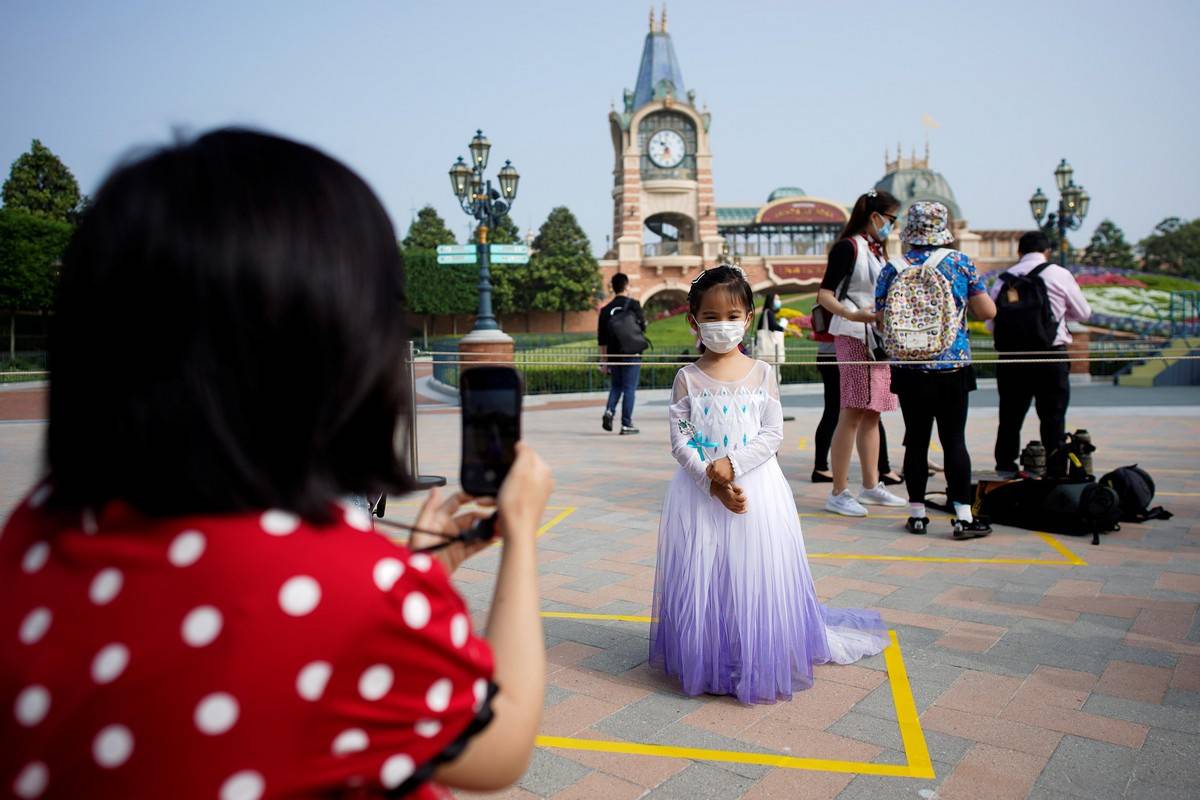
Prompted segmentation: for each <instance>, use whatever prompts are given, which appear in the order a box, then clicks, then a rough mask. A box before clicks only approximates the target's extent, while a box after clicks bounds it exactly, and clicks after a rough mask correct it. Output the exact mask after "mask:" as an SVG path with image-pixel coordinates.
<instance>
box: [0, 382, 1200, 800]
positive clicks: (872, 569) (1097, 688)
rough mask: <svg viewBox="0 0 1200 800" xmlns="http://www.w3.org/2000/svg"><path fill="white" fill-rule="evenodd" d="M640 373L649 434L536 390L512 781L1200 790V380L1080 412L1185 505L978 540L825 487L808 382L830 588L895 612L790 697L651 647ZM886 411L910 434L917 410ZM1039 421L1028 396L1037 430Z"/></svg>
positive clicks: (1098, 438) (920, 792)
mask: <svg viewBox="0 0 1200 800" xmlns="http://www.w3.org/2000/svg"><path fill="white" fill-rule="evenodd" d="M1092 393H1095V394H1092ZM639 399H640V400H641V402H640V404H639V409H638V412H637V415H636V416H637V421H638V423H639V425H640V426H641V428H642V434H641V435H640V436H636V437H619V436H617V435H614V434H606V433H604V432H603V431H602V430H601V428H600V401H599V400H598V399H596V398H591V399H585V400H576V401H573V402H554V401H547V400H546V399H543V398H536V399H534V400H532V401H531V405H530V407H529V408H528V411H527V413H526V415H525V418H524V431H525V437H526V439H527V440H528V441H529V442H530V443H531V444H532V445H533V446H534V447H536V448H537V449H538V451H539V452H541V453H542V455H543V456H544V457H545V458H546V459H547V460H548V461H549V463H550V464H551V465H552V467H553V470H554V474H555V478H556V481H557V488H556V491H555V493H554V495H553V497H552V499H551V508H550V509H548V511H547V513H546V519H545V524H544V526H543V528H542V535H541V538H540V539H539V551H540V561H541V597H542V601H543V602H542V609H543V612H544V617H545V619H544V624H545V630H546V648H547V652H548V654H549V661H550V664H549V676H548V686H547V690H546V705H545V715H544V719H543V722H542V738H541V740H540V742H539V744H540V746H539V747H538V749H537V750H536V752H535V755H534V758H533V763H532V765H531V767H530V769H529V770H528V772H527V773H526V775H525V776H524V778H523V779H522V780H521V781H520V783H519V784H518V786H516V787H514V788H512V789H510V790H509V791H507V792H502V793H499V794H495V795H486V796H487V797H503V798H522V799H524V798H560V799H567V798H576V799H579V800H585V799H586V800H591V799H592V798H598V799H601V800H626V798H628V799H629V800H633V798H641V797H648V798H687V800H706V799H708V798H713V799H714V800H716V799H723V798H730V799H732V798H755V799H757V800H763V799H764V798H789V799H790V798H813V799H814V800H815V799H817V798H841V799H842V800H886V799H887V798H925V799H926V800H930V799H931V798H941V800H952V799H953V798H971V799H972V800H979V799H980V798H1023V797H1033V798H1039V800H1077V799H1078V798H1147V799H1149V798H1172V800H1174V799H1175V798H1182V797H1188V796H1196V794H1197V793H1200V621H1198V619H1197V613H1196V612H1197V608H1198V605H1200V476H1198V473H1197V468H1198V465H1200V459H1198V458H1197V456H1198V455H1200V443H1198V438H1200V390H1197V389H1180V390H1172V391H1169V392H1165V393H1164V392H1162V390H1156V389H1116V388H1114V387H1078V388H1076V390H1075V395H1074V400H1075V403H1074V405H1073V406H1072V410H1071V412H1070V415H1069V419H1068V423H1069V426H1070V427H1071V428H1072V429H1074V428H1076V427H1086V428H1088V429H1089V430H1090V431H1091V432H1092V435H1093V438H1094V440H1095V442H1096V444H1097V446H1098V448H1099V450H1098V452H1097V454H1096V466H1097V471H1099V472H1103V471H1107V470H1108V469H1111V468H1113V467H1116V466H1120V465H1124V464H1130V463H1133V462H1137V463H1139V464H1140V465H1142V466H1143V467H1145V468H1146V469H1147V470H1149V472H1150V473H1151V474H1152V475H1153V476H1154V478H1155V479H1156V481H1157V482H1158V488H1159V495H1158V497H1157V498H1156V501H1155V502H1156V503H1161V504H1163V505H1165V506H1166V507H1167V508H1168V509H1170V510H1171V511H1173V512H1175V515H1176V516H1175V517H1174V519H1171V520H1168V521H1152V522H1149V523H1145V524H1141V525H1135V524H1126V525H1124V527H1123V530H1121V531H1120V532H1115V533H1110V534H1108V535H1107V536H1105V537H1104V538H1103V540H1102V543H1101V544H1100V546H1098V547H1093V546H1091V544H1090V539H1087V538H1076V537H1069V536H1058V535H1053V536H1052V535H1045V534H1038V533H1034V532H1030V531H1023V530H1017V529H1011V528H1004V527H999V528H998V529H997V531H996V533H994V534H993V535H992V536H991V537H989V538H986V539H982V540H975V541H969V542H954V541H952V540H950V539H949V538H948V537H949V523H948V521H947V520H945V519H944V518H938V519H935V521H934V525H933V529H932V532H931V534H930V535H929V536H926V537H915V536H911V535H908V534H906V533H905V532H904V531H903V530H902V528H901V525H902V524H903V512H904V509H898V510H897V511H898V512H899V513H895V514H886V513H872V515H871V516H870V517H868V518H866V519H853V520H852V519H846V518H841V517H836V516H832V515H829V514H826V513H823V512H822V511H821V505H822V503H823V500H824V496H825V493H826V492H827V491H828V487H827V486H815V485H813V484H811V483H809V482H808V475H809V472H810V471H811V469H812V433H813V430H814V429H815V427H816V422H817V418H818V415H819V414H820V409H819V408H817V407H815V406H816V405H818V403H816V402H814V401H816V400H817V399H818V398H815V397H810V396H808V395H805V394H802V393H798V394H793V395H788V396H786V397H785V406H786V408H787V411H788V413H790V414H793V415H794V416H795V420H794V421H792V422H788V423H786V425H785V432H786V439H785V445H784V447H783V448H782V449H781V451H780V453H779V458H780V461H781V464H782V466H783V469H784V471H785V473H786V474H787V475H788V476H789V478H790V479H791V482H792V487H793V490H794V492H795V497H796V503H797V506H798V507H799V511H800V515H801V517H802V523H803V526H804V535H805V539H806V543H807V546H808V549H809V553H810V558H811V563H812V570H813V574H814V576H815V578H816V585H817V590H818V594H819V595H820V597H821V599H822V600H823V601H824V602H826V603H829V604H831V605H835V606H858V607H869V608H876V609H879V610H880V611H881V613H882V614H883V617H884V619H885V620H886V621H887V622H888V624H889V627H890V629H891V631H892V634H893V637H894V638H893V646H892V647H891V648H889V649H888V650H887V651H885V652H884V653H883V654H881V655H879V656H876V657H874V658H871V659H868V660H865V661H863V662H860V663H858V664H856V665H854V666H830V667H820V668H818V669H817V680H816V684H815V686H814V687H813V688H812V689H810V690H808V691H806V692H801V693H799V694H797V695H796V696H795V697H794V699H793V700H791V701H790V702H786V703H777V704H774V705H761V706H750V707H747V706H742V705H740V704H738V703H737V702H735V701H733V700H731V699H728V698H717V697H707V696H705V697H699V698H690V697H686V696H684V695H683V694H681V693H680V692H679V691H678V689H677V687H676V685H675V684H674V683H673V682H672V681H670V680H668V679H666V678H664V677H663V676H662V675H660V674H658V673H656V672H654V671H652V670H650V669H649V668H648V667H647V664H646V656H647V631H648V625H647V620H648V616H649V614H650V610H651V588H652V583H653V577H654V560H655V544H656V536H657V526H658V513H659V508H660V506H661V502H662V498H663V493H664V490H665V488H666V484H667V481H668V480H669V479H670V477H671V475H672V474H673V472H674V470H675V463H674V461H673V460H672V458H671V455H670V451H669V447H668V444H667V425H666V400H665V397H664V395H663V394H662V393H658V394H654V393H648V394H646V395H643V396H641V397H640V398H639ZM973 404H974V406H975V411H973V412H972V415H971V418H970V422H969V425H968V444H969V446H970V448H971V453H972V458H973V460H974V463H975V465H976V467H977V468H980V467H982V468H988V467H990V466H991V462H990V454H991V448H992V442H993V435H994V431H995V425H996V409H995V403H994V392H990V391H988V390H981V391H980V392H979V393H977V394H976V395H975V396H974V397H973ZM39 409H40V405H39V400H38V397H37V396H36V394H35V393H28V392H25V391H14V390H8V391H2V392H0V418H3V417H7V418H8V419H9V420H10V421H7V422H0V508H3V509H5V510H7V508H8V507H9V506H10V505H11V504H12V502H14V501H15V500H16V499H17V498H18V496H19V495H20V493H21V492H23V491H24V487H26V486H28V484H29V483H30V481H32V480H33V478H34V476H35V475H36V472H37V469H38V450H37V448H38V446H39V444H40V437H41V436H42V434H43V432H44V429H45V428H44V424H43V423H40V422H29V421H19V420H28V419H36V418H37V417H38V416H39V413H38V411H39ZM885 423H886V424H887V425H888V426H889V434H890V435H889V440H891V441H893V442H895V443H899V441H900V435H901V429H902V427H903V425H902V422H901V420H900V416H899V414H889V415H886V416H885ZM458 425H459V417H458V414H457V411H456V410H455V409H453V408H450V407H439V406H436V405H423V406H422V407H421V411H420V415H419V430H420V445H421V459H422V463H421V467H422V471H423V472H425V473H433V474H442V475H450V476H454V475H455V474H456V471H457V458H458V447H459V435H458ZM1035 426H1036V420H1035V419H1034V420H1033V423H1031V422H1029V421H1027V423H1026V430H1025V434H1026V436H1025V438H1032V437H1033V436H1034V435H1036V433H1035ZM900 456H901V451H900V449H899V447H893V449H892V457H893V460H895V461H896V463H897V464H898V463H899V460H900ZM937 457H938V455H937V453H936V452H935V453H934V458H937ZM452 482H453V481H452ZM940 488H942V482H941V480H940V478H935V479H932V481H931V489H940ZM750 501H751V502H753V498H750ZM416 502H417V499H416V498H397V499H394V500H393V501H392V502H391V503H390V505H389V507H388V511H389V514H388V516H389V517H391V518H393V519H397V520H405V519H410V518H411V517H412V516H413V515H414V513H415V503H416ZM497 563H498V555H497V551H495V550H493V551H489V552H488V553H485V554H483V555H481V556H478V557H476V558H475V559H472V560H471V561H469V562H468V563H467V564H466V565H464V566H463V567H462V568H460V569H459V571H458V572H457V574H456V579H457V581H456V582H457V585H458V588H459V590H460V591H461V592H462V593H463V595H464V596H466V597H467V598H468V601H469V602H470V604H471V607H472V609H473V611H474V613H475V621H476V624H477V625H482V623H483V622H484V620H485V619H486V610H487V602H488V600H489V598H490V596H491V591H492V582H493V576H494V572H495V570H496V568H497ZM460 796H461V797H464V798H476V797H483V796H485V795H473V794H469V793H462V794H461V795H460Z"/></svg>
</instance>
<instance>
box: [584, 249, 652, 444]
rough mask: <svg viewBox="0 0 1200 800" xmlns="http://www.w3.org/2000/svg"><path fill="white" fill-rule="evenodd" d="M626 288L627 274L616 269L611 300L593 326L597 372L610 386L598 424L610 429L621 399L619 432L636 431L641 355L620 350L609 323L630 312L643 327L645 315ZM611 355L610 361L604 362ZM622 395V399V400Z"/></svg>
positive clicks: (642, 327) (623, 434) (627, 433)
mask: <svg viewBox="0 0 1200 800" xmlns="http://www.w3.org/2000/svg"><path fill="white" fill-rule="evenodd" d="M627 288H629V276H628V275H626V274H625V273H623V272H618V273H617V274H616V275H613V277H612V290H613V295H615V296H614V297H613V299H612V300H610V301H608V303H607V304H606V305H605V306H604V307H603V308H601V309H600V319H599V322H598V324H597V326H596V341H597V342H598V343H599V345H600V361H601V364H600V371H601V372H604V373H606V374H608V375H609V376H610V377H611V378H612V387H611V388H610V389H609V391H608V405H607V406H606V407H605V409H604V417H603V419H602V420H601V424H602V425H603V426H604V430H606V431H611V430H612V429H613V415H614V414H616V411H617V401H618V400H622V402H621V435H622V436H626V435H629V434H633V433H637V432H638V429H637V428H636V427H634V425H633V400H634V396H635V395H636V394H637V385H638V378H639V377H640V376H641V373H642V357H641V354H640V353H622V352H621V347H620V344H619V343H618V342H617V340H616V338H615V337H614V336H613V335H612V331H611V330H610V325H611V323H612V320H613V318H614V316H615V315H617V314H633V315H634V318H635V319H636V320H637V323H638V326H639V327H640V328H641V329H642V331H643V332H645V330H646V317H645V315H644V314H643V313H642V304H641V303H639V302H638V301H637V300H634V299H633V298H632V297H629V296H628V295H626V294H625V290H626V289H627ZM610 357H612V363H611V364H609V363H606V362H608V361H609V359H610ZM622 398H623V399H622Z"/></svg>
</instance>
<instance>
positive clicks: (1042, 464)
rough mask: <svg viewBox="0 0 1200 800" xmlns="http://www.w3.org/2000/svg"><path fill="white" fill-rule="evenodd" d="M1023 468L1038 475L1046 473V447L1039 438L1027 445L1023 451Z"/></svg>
mask: <svg viewBox="0 0 1200 800" xmlns="http://www.w3.org/2000/svg"><path fill="white" fill-rule="evenodd" d="M1021 469H1023V470H1024V471H1025V472H1028V473H1029V474H1030V475H1034V476H1037V477H1041V476H1042V475H1044V474H1045V472H1046V448H1045V447H1042V443H1041V442H1039V441H1038V440H1037V439H1034V440H1033V441H1032V442H1030V443H1029V444H1027V445H1025V449H1024V450H1022V451H1021Z"/></svg>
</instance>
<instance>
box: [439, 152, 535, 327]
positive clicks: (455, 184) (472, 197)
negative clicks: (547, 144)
mask: <svg viewBox="0 0 1200 800" xmlns="http://www.w3.org/2000/svg"><path fill="white" fill-rule="evenodd" d="M468 149H469V150H470V151H471V163H470V164H467V163H465V162H464V161H463V159H462V156H459V157H458V160H457V161H455V162H454V165H453V166H452V167H450V187H451V189H453V191H454V196H455V197H457V198H458V203H459V205H460V206H462V210H463V211H464V212H466V214H467V215H468V216H471V217H474V218H475V219H476V220H477V221H478V223H479V226H478V229H477V230H478V236H477V238H476V254H477V256H478V258H479V310H478V313H477V314H476V315H475V327H474V328H473V329H472V331H471V335H475V334H481V335H482V336H481V337H476V338H482V337H487V338H499V337H503V336H504V334H503V333H502V332H501V331H500V325H499V323H497V322H496V315H495V314H494V313H492V274H491V270H490V266H491V259H490V254H489V252H488V251H489V247H488V232H489V231H490V230H492V229H494V228H495V227H496V226H497V225H498V224H499V222H500V218H501V217H503V216H504V214H506V213H507V212H508V210H509V209H510V208H512V204H513V201H514V200H515V199H516V197H517V183H518V182H519V181H520V179H521V176H520V175H518V174H517V170H516V168H515V167H513V165H512V162H510V161H505V162H504V166H503V167H501V168H500V171H499V173H498V174H497V175H496V180H497V182H498V183H499V184H500V190H499V191H497V190H495V189H493V188H492V182H491V180H485V179H484V177H483V173H484V170H486V169H487V164H488V152H489V151H490V150H491V149H492V143H491V142H489V141H488V140H487V138H486V137H485V136H484V135H483V131H481V130H477V131H475V136H474V138H472V139H471V143H470V144H469V145H468ZM492 332H494V333H492ZM488 333H492V335H491V336H488ZM497 334H499V336H496V335H497ZM505 338H507V337H505Z"/></svg>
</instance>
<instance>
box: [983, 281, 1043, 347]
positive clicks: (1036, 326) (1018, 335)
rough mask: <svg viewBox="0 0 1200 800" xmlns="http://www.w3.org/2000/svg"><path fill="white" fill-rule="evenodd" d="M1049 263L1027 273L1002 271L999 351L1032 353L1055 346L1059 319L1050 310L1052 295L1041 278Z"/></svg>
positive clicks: (997, 334) (995, 329)
mask: <svg viewBox="0 0 1200 800" xmlns="http://www.w3.org/2000/svg"><path fill="white" fill-rule="evenodd" d="M1048 266H1050V264H1048V263H1046V264H1042V265H1040V266H1038V267H1037V268H1036V269H1033V270H1031V271H1030V272H1029V273H1027V274H1025V275H1013V274H1012V273H1011V272H1005V273H1003V274H1001V276H1000V284H1001V286H1000V293H999V294H997V295H996V319H995V321H994V322H993V323H992V333H993V335H994V336H995V339H996V350H997V351H999V352H1001V353H1005V352H1008V353H1012V352H1032V351H1039V350H1049V349H1050V348H1051V347H1053V346H1054V337H1055V336H1057V335H1058V320H1056V319H1055V318H1054V312H1053V311H1052V310H1051V309H1050V295H1049V294H1048V293H1047V291H1046V282H1045V281H1043V280H1042V277H1041V275H1042V272H1043V271H1044V270H1045V269H1046V267H1048Z"/></svg>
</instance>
